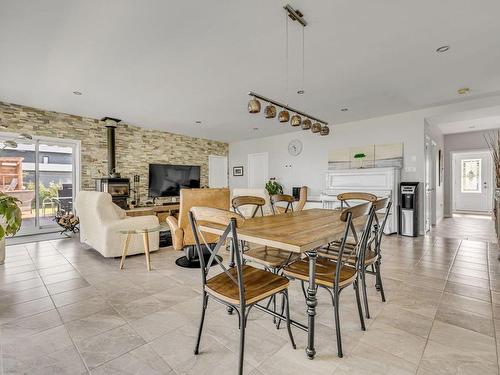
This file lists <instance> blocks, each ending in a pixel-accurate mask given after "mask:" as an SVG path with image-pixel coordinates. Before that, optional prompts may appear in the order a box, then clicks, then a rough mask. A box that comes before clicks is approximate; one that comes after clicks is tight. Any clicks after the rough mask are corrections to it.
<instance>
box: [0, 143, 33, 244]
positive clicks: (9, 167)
mask: <svg viewBox="0 0 500 375" xmlns="http://www.w3.org/2000/svg"><path fill="white" fill-rule="evenodd" d="M35 159H36V143H35V142H33V141H32V140H21V139H18V138H16V137H3V136H2V138H1V139H0V191H2V192H3V193H5V194H7V195H10V196H12V197H14V198H16V199H18V200H19V203H18V205H19V208H21V213H22V218H23V221H22V225H21V229H20V231H19V233H20V234H28V233H33V232H34V231H35V228H36V217H35V216H36V215H35V213H36V210H35V207H36V199H35V197H36V192H35V179H36V176H35V174H34V173H33V172H32V171H30V170H29V169H26V165H27V164H32V165H34V163H35Z"/></svg>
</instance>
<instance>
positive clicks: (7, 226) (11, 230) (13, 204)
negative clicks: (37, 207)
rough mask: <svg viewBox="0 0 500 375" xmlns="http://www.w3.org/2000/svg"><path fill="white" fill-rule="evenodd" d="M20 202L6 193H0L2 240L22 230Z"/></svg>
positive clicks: (0, 235) (0, 230)
mask: <svg viewBox="0 0 500 375" xmlns="http://www.w3.org/2000/svg"><path fill="white" fill-rule="evenodd" d="M18 203H20V201H19V200H18V199H17V198H14V197H11V196H9V195H6V194H4V193H0V240H1V239H3V238H4V237H5V236H10V235H14V234H16V233H17V232H18V231H19V229H20V228H21V222H22V218H21V209H20V208H19V206H18V205H17V204H18Z"/></svg>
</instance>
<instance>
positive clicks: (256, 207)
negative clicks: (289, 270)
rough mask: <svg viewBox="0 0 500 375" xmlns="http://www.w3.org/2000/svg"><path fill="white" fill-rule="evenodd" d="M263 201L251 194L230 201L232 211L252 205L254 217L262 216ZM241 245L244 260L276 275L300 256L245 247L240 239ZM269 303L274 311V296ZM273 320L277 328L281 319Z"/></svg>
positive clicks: (283, 251) (274, 250)
mask: <svg viewBox="0 0 500 375" xmlns="http://www.w3.org/2000/svg"><path fill="white" fill-rule="evenodd" d="M265 203H266V202H265V200H264V198H260V197H251V196H240V197H235V198H233V200H232V202H231V204H232V206H233V209H234V211H235V212H237V213H239V214H241V209H242V207H248V206H253V207H252V209H251V211H249V210H247V212H252V215H251V218H254V217H255V216H256V215H257V213H259V212H260V215H261V216H264V211H263V209H262V207H263V206H264V205H265ZM242 216H243V215H242ZM241 246H242V249H243V259H244V260H246V261H250V262H254V263H257V264H260V265H262V266H263V267H264V268H265V269H266V270H267V271H269V272H272V273H274V274H276V275H278V274H280V272H281V270H282V269H283V267H284V266H285V265H286V264H288V263H289V262H290V261H292V260H295V259H297V258H298V257H300V254H298V253H292V252H290V251H286V250H282V249H278V248H275V247H270V246H259V247H247V246H246V244H245V243H244V242H243V241H241ZM233 256H234V255H233V253H231V258H233ZM231 262H233V261H231ZM271 303H272V304H273V308H274V309H273V311H275V312H276V298H274V297H271V298H270V300H269V303H268V307H269V305H270V304H271ZM283 304H284V299H283V300H282V314H283V308H284V306H283ZM273 321H274V322H275V323H276V324H277V328H279V326H280V322H281V320H278V321H276V318H275V317H273Z"/></svg>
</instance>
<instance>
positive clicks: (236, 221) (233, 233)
mask: <svg viewBox="0 0 500 375" xmlns="http://www.w3.org/2000/svg"><path fill="white" fill-rule="evenodd" d="M189 220H190V223H191V228H192V230H193V234H194V239H195V243H196V245H195V246H196V249H197V251H198V255H199V256H200V263H201V276H202V284H203V304H202V313H201V320H200V326H199V329H198V337H197V341H196V346H195V350H194V354H198V353H199V347H200V340H201V334H202V330H203V323H204V320H205V312H206V309H207V305H208V299H209V297H211V298H213V299H214V300H215V301H217V302H219V303H221V304H223V305H225V306H227V307H228V308H232V309H233V311H236V312H237V314H238V322H239V329H240V348H239V365H238V374H239V375H241V374H243V358H244V348H245V329H246V324H247V319H248V314H249V313H250V311H251V309H252V307H254V306H255V305H256V304H257V303H258V302H260V301H262V300H264V299H266V298H269V297H271V296H274V295H276V294H282V295H283V298H284V299H285V300H286V309H285V320H286V326H287V330H288V335H289V337H290V341H291V343H292V346H293V348H294V349H295V347H296V346H295V342H294V339H293V335H292V331H291V328H290V307H289V301H288V285H289V280H288V279H287V278H286V277H283V276H279V275H275V274H272V273H270V272H267V271H264V270H260V269H257V268H254V267H251V266H248V265H244V264H243V261H242V251H241V248H240V242H239V241H238V234H237V228H238V227H239V226H240V225H241V224H242V223H243V222H244V220H245V219H244V218H243V217H242V216H240V215H239V214H237V213H234V212H230V211H225V210H221V209H216V208H207V207H192V208H191V209H190V211H189ZM198 220H199V221H200V222H203V224H205V225H206V224H207V223H211V224H215V225H219V226H223V227H225V230H224V233H223V234H222V235H221V236H220V238H219V240H218V241H217V243H216V244H215V245H212V246H211V245H210V244H208V243H207V242H206V241H205V238H204V236H203V232H202V231H201V230H200V227H199V225H198ZM226 240H229V241H231V242H232V246H233V250H234V251H233V252H234V258H235V267H233V268H229V269H228V268H226V267H225V266H224V265H223V264H222V262H221V261H220V260H219V259H218V257H217V253H218V252H219V250H220V249H221V248H224V243H225V242H226ZM201 241H203V243H204V245H205V247H206V249H208V251H209V252H210V254H211V255H210V259H209V261H208V262H207V263H205V260H204V258H203V256H202V251H203V250H202V244H201ZM214 262H215V263H216V264H217V265H218V266H220V268H221V269H222V271H223V272H222V273H219V274H217V275H216V276H213V277H210V278H208V273H209V271H210V268H211V266H212V264H215V263H214Z"/></svg>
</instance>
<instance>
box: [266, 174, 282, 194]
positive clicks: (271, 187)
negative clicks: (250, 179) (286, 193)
mask: <svg viewBox="0 0 500 375" xmlns="http://www.w3.org/2000/svg"><path fill="white" fill-rule="evenodd" d="M266 190H267V193H268V194H269V195H270V196H271V195H275V194H283V186H282V185H281V184H280V183H279V182H278V181H276V178H275V177H273V178H270V179H269V181H267V183H266Z"/></svg>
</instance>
